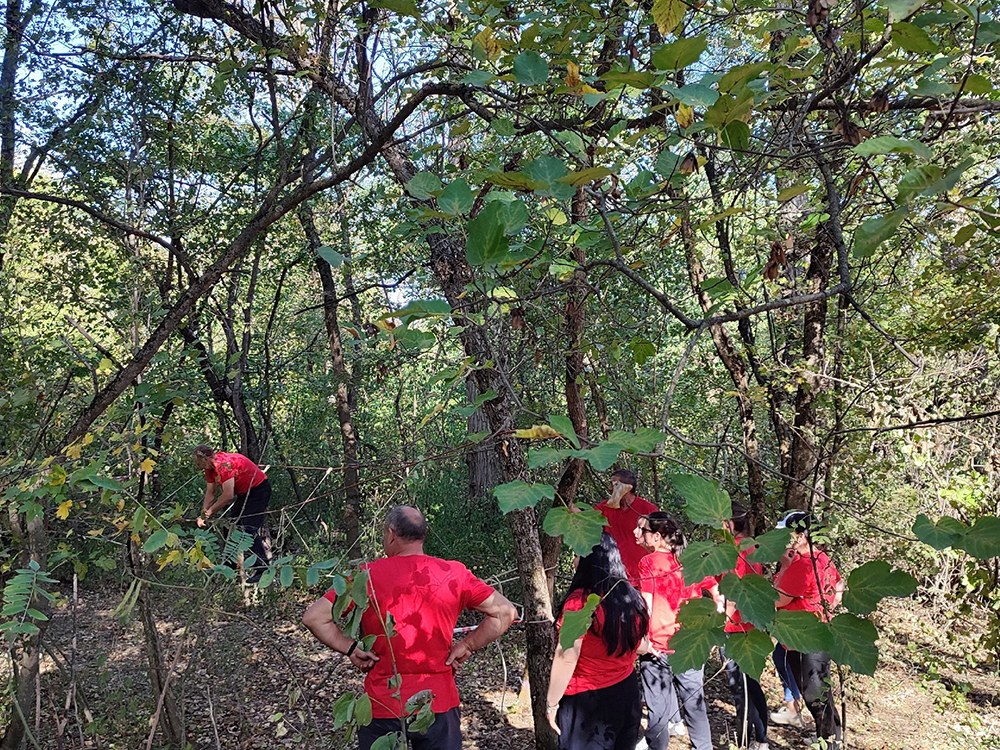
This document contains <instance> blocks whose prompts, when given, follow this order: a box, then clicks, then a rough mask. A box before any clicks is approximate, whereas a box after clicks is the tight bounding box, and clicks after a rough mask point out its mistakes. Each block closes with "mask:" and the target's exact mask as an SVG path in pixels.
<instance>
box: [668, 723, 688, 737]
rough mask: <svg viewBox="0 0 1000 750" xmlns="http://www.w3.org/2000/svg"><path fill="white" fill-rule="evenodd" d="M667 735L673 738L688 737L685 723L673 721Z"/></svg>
mask: <svg viewBox="0 0 1000 750" xmlns="http://www.w3.org/2000/svg"><path fill="white" fill-rule="evenodd" d="M667 733H668V734H670V736H671V737H687V733H688V730H687V727H686V726H684V722H683V721H671V722H669V723H668V724H667Z"/></svg>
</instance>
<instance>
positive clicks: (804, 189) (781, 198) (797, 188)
mask: <svg viewBox="0 0 1000 750" xmlns="http://www.w3.org/2000/svg"><path fill="white" fill-rule="evenodd" d="M810 190H812V188H811V187H809V186H808V185H792V186H791V187H786V188H785V189H784V190H782V191H781V192H780V193H778V202H779V203H784V202H785V201H790V200H791V199H792V198H795V197H798V196H800V195H802V194H803V193H808V192H809V191H810Z"/></svg>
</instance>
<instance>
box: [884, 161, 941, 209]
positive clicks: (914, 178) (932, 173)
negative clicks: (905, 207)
mask: <svg viewBox="0 0 1000 750" xmlns="http://www.w3.org/2000/svg"><path fill="white" fill-rule="evenodd" d="M942 177H944V170H943V169H941V167H939V166H937V165H935V164H921V165H920V166H919V167H914V168H913V169H911V170H910V171H909V172H907V173H906V174H904V175H903V178H902V179H901V180H900V181H899V186H898V188H897V195H896V200H898V201H899V202H900V203H906V202H907V201H909V200H910V199H911V198H913V197H915V196H917V195H922V194H923V193H925V192H926V191H927V190H928V189H929V188H931V187H932V186H933V185H935V184H936V183H937V182H938V180H940V179H941V178H942Z"/></svg>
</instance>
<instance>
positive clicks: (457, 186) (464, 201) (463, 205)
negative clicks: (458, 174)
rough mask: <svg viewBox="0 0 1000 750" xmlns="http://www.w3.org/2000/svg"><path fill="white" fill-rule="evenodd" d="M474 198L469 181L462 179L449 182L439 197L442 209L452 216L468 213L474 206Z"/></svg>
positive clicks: (439, 204)
mask: <svg viewBox="0 0 1000 750" xmlns="http://www.w3.org/2000/svg"><path fill="white" fill-rule="evenodd" d="M474 200H475V196H474V195H473V194H472V189H471V188H470V187H469V183H467V182H466V181H465V180H462V179H458V180H455V181H454V182H451V183H449V184H448V187H446V188H445V189H444V190H443V191H442V192H441V195H439V196H438V199H437V201H438V206H439V207H440V209H441V210H442V211H444V212H445V213H446V214H451V215H452V216H461V215H462V214H464V213H466V212H467V211H468V210H469V209H470V208H472V203H473V201H474Z"/></svg>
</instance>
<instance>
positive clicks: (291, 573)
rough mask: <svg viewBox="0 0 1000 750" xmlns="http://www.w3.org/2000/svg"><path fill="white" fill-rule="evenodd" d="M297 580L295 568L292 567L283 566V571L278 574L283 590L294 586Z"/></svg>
mask: <svg viewBox="0 0 1000 750" xmlns="http://www.w3.org/2000/svg"><path fill="white" fill-rule="evenodd" d="M294 580H295V568H293V567H292V566H291V565H282V566H281V570H280V571H279V573H278V582H279V583H280V584H281V588H283V589H287V588H288V587H289V586H291V585H292V581H294Z"/></svg>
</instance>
